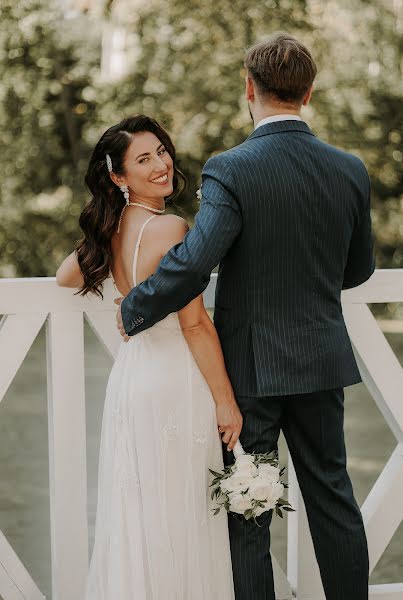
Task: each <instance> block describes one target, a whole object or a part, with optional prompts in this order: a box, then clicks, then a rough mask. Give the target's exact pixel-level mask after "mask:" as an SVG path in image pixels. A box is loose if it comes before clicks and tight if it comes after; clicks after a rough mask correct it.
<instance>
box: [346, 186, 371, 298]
mask: <svg viewBox="0 0 403 600" xmlns="http://www.w3.org/2000/svg"><path fill="white" fill-rule="evenodd" d="M366 178H367V182H368V184H367V190H366V192H365V196H364V206H363V208H362V210H361V214H360V216H359V218H358V219H357V221H356V223H355V226H354V229H353V233H352V236H351V240H350V247H349V250H348V256H347V263H346V266H345V269H344V280H343V289H348V288H353V287H356V286H358V285H361V283H364V281H366V280H367V279H369V278H370V277H371V275H372V273H373V272H374V270H375V258H374V235H373V232H372V224H371V184H370V180H369V177H368V174H366Z"/></svg>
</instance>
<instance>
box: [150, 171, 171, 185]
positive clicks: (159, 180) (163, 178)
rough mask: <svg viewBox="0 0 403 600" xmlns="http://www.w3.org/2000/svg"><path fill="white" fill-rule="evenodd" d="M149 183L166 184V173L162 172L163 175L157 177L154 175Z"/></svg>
mask: <svg viewBox="0 0 403 600" xmlns="http://www.w3.org/2000/svg"><path fill="white" fill-rule="evenodd" d="M150 181H151V183H155V185H166V184H167V183H170V181H169V176H168V173H164V175H160V176H159V177H154V179H150Z"/></svg>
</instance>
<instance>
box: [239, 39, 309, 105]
mask: <svg viewBox="0 0 403 600" xmlns="http://www.w3.org/2000/svg"><path fill="white" fill-rule="evenodd" d="M245 67H246V69H247V71H248V74H249V75H250V77H251V78H252V80H253V82H254V83H255V85H256V87H257V91H258V93H260V95H261V96H262V97H263V98H267V99H269V98H275V99H276V100H280V101H282V102H287V103H291V104H301V103H302V101H303V99H304V96H305V94H306V93H307V92H308V90H309V88H310V87H311V85H312V83H313V80H314V79H315V75H316V64H315V62H314V60H313V58H312V56H311V53H310V52H309V50H308V49H307V48H306V47H305V46H304V45H303V44H302V43H301V42H299V41H298V40H297V39H295V38H294V37H292V36H291V35H289V34H287V33H283V32H280V33H275V34H273V35H272V36H271V37H269V38H268V39H266V40H264V41H263V42H259V43H257V44H255V45H254V46H252V47H251V48H249V49H248V50H247V51H246V54H245Z"/></svg>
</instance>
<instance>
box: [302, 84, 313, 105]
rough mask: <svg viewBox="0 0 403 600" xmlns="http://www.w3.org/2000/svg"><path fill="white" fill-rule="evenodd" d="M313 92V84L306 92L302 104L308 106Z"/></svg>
mask: <svg viewBox="0 0 403 600" xmlns="http://www.w3.org/2000/svg"><path fill="white" fill-rule="evenodd" d="M312 92H313V85H311V87H310V88H309V90H308V91H307V93H306V94H305V96H304V99H303V100H302V106H308V104H309V102H310V101H311V97H312Z"/></svg>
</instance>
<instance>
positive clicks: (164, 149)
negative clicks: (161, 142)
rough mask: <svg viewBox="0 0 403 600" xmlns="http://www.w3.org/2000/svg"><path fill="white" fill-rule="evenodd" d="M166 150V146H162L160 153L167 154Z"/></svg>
mask: <svg viewBox="0 0 403 600" xmlns="http://www.w3.org/2000/svg"><path fill="white" fill-rule="evenodd" d="M165 152H166V148H161V149H160V150H158V154H159V155H161V154H165Z"/></svg>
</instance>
